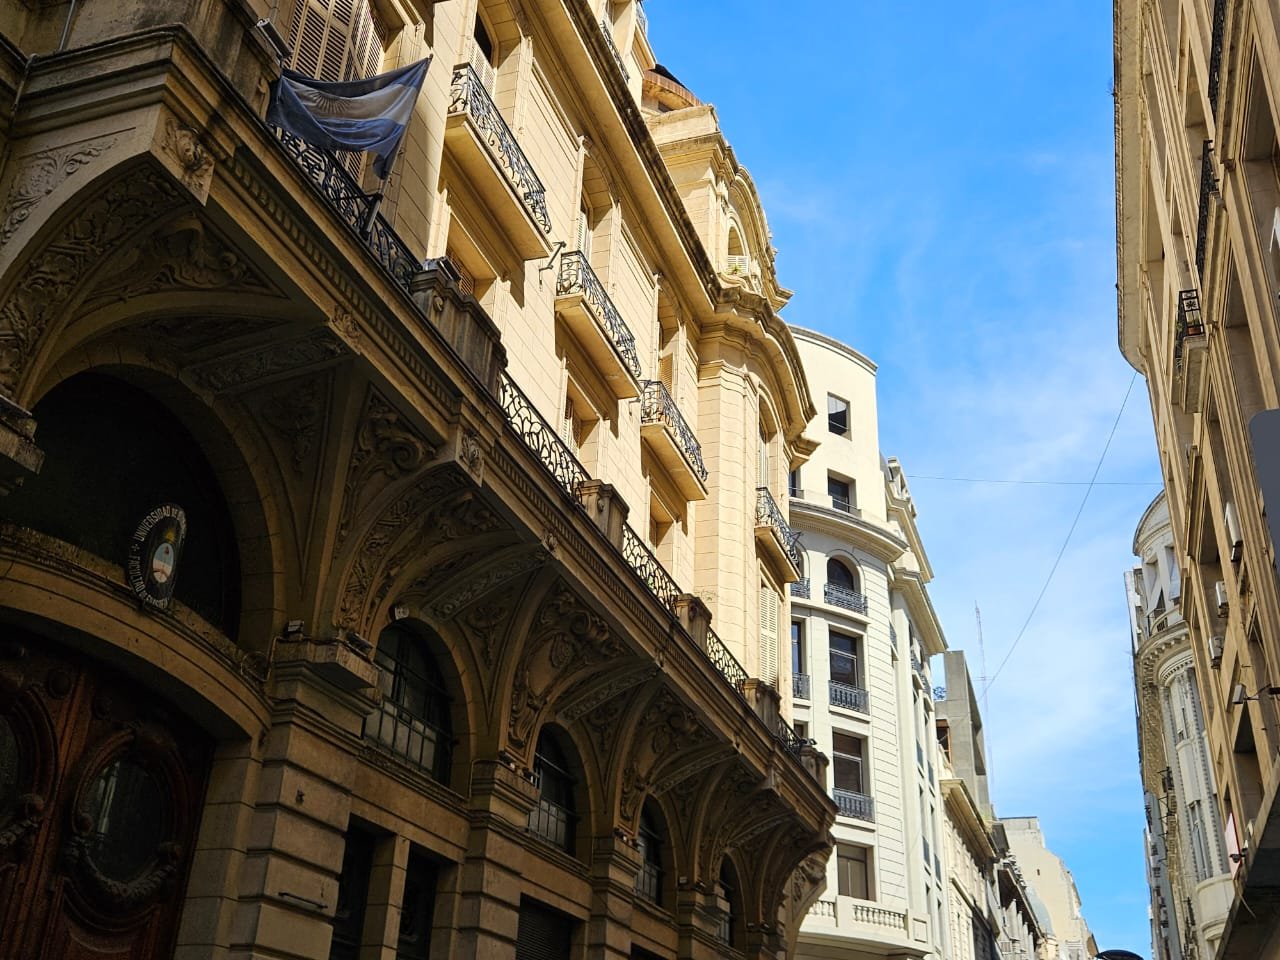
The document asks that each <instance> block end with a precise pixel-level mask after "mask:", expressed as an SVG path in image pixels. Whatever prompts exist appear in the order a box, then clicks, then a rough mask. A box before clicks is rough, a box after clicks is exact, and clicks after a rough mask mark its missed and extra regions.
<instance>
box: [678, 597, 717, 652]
mask: <svg viewBox="0 0 1280 960" xmlns="http://www.w3.org/2000/svg"><path fill="white" fill-rule="evenodd" d="M676 616H677V617H679V618H680V625H681V626H682V627H684V628H685V630H687V631H688V633H689V636H691V637H693V639H694V641H695V642H696V643H697V644H698V646H699V647H701V648H702V649H703V650H706V649H707V633H708V632H709V631H710V630H711V610H710V609H709V608H708V607H707V605H706V604H705V603H703V602H702V598H701V597H699V596H697V595H696V594H692V593H682V594H680V596H678V597H676Z"/></svg>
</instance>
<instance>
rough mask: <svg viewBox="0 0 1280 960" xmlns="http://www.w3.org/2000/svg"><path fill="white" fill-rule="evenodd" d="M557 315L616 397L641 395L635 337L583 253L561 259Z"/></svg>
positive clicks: (569, 254) (557, 288)
mask: <svg viewBox="0 0 1280 960" xmlns="http://www.w3.org/2000/svg"><path fill="white" fill-rule="evenodd" d="M556 313H558V314H559V315H560V317H561V318H562V319H563V320H564V323H565V324H566V326H568V328H569V331H570V332H571V333H572V334H573V336H574V338H575V339H576V340H577V341H578V343H579V345H581V347H582V349H583V350H584V351H586V354H587V356H588V358H590V360H591V362H592V363H593V364H594V365H595V368H596V369H597V370H598V371H600V373H601V375H602V376H603V377H604V380H605V382H606V383H607V384H608V385H609V388H610V389H611V390H612V391H613V395H614V396H615V397H617V398H618V399H619V400H629V399H631V398H632V397H638V396H640V357H639V355H638V354H637V353H636V338H635V336H634V335H632V333H631V329H630V328H629V327H628V326H627V324H626V321H624V320H623V319H622V314H620V313H619V312H618V308H617V307H616V306H614V304H613V300H611V299H610V298H609V294H607V293H606V292H605V289H604V284H602V283H601V282H600V278H599V277H597V276H596V272H595V271H594V270H592V269H591V264H589V263H587V258H586V256H585V255H584V254H583V253H582V252H581V251H578V250H574V251H572V252H569V253H565V254H562V255H561V257H560V273H559V276H557V277H556Z"/></svg>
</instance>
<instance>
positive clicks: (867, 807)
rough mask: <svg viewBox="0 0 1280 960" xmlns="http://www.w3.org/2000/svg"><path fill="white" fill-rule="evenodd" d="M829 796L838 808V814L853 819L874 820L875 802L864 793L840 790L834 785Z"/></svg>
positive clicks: (868, 821) (869, 821)
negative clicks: (834, 787)
mask: <svg viewBox="0 0 1280 960" xmlns="http://www.w3.org/2000/svg"><path fill="white" fill-rule="evenodd" d="M831 797H832V799H833V800H835V802H836V806H837V807H839V808H840V816H842V817H849V818H850V819H853V820H865V821H866V822H867V823H875V822H876V807H875V802H874V801H873V800H872V799H871V798H870V797H868V796H867V795H866V794H865V793H856V792H854V791H853V790H841V789H840V788H839V787H836V789H835V790H832V791H831Z"/></svg>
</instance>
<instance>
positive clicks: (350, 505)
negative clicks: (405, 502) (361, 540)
mask: <svg viewBox="0 0 1280 960" xmlns="http://www.w3.org/2000/svg"><path fill="white" fill-rule="evenodd" d="M435 452H436V448H435V447H434V446H433V445H432V444H430V443H428V442H427V440H426V438H425V437H423V436H422V434H421V433H420V432H419V431H418V430H416V429H415V428H413V427H412V426H410V425H409V424H408V422H407V420H406V418H405V417H404V415H403V414H402V413H401V412H400V411H399V410H397V409H396V408H395V407H394V406H392V405H391V404H390V403H389V402H388V401H387V399H386V398H385V397H383V396H382V394H381V393H379V392H378V391H377V390H376V389H374V388H373V387H372V386H370V387H369V392H368V394H367V395H366V397H365V401H364V409H363V410H362V411H361V413H360V422H359V425H358V426H357V427H356V437H355V442H354V443H353V444H352V449H351V457H350V465H349V466H348V468H347V478H346V481H345V482H344V483H343V494H342V507H341V509H340V510H339V512H338V543H337V545H338V546H339V547H340V546H342V544H343V543H344V542H345V541H346V539H347V536H348V534H349V533H350V532H351V523H352V521H353V520H354V519H355V517H356V516H357V515H358V514H359V513H360V512H361V510H362V509H363V508H364V506H365V505H367V504H368V503H369V502H371V501H372V500H373V499H374V497H375V496H376V495H377V494H378V493H380V492H381V491H382V490H384V489H385V488H386V487H387V486H388V485H389V484H390V483H392V482H394V481H395V480H398V479H401V478H402V477H404V476H406V475H407V474H410V473H412V472H414V471H416V470H418V469H419V468H420V467H422V466H423V464H425V463H426V462H427V461H428V460H430V459H431V458H432V457H433V456H435Z"/></svg>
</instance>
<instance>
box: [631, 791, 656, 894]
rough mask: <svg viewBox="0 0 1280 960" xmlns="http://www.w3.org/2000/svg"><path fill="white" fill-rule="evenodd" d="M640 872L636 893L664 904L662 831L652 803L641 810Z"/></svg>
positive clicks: (638, 834)
mask: <svg viewBox="0 0 1280 960" xmlns="http://www.w3.org/2000/svg"><path fill="white" fill-rule="evenodd" d="M636 840H637V841H638V842H639V844H640V872H639V873H638V874H637V875H636V893H638V894H640V896H642V897H644V898H645V899H646V900H649V901H650V902H652V903H656V904H658V905H661V904H662V831H661V828H660V827H659V826H658V818H657V816H656V815H655V814H654V812H653V809H652V804H650V803H646V804H645V805H644V808H643V809H642V810H641V811H640V830H639V832H638V833H637V834H636Z"/></svg>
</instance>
